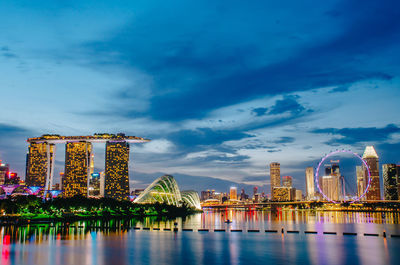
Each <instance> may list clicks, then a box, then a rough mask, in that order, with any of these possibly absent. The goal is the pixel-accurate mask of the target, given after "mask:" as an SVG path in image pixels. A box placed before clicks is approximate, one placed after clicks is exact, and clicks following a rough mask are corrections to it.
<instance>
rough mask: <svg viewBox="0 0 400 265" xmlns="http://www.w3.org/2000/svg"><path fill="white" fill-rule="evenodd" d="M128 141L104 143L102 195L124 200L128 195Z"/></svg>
mask: <svg viewBox="0 0 400 265" xmlns="http://www.w3.org/2000/svg"><path fill="white" fill-rule="evenodd" d="M128 164H129V143H127V142H125V141H108V142H107V143H106V166H105V187H104V197H107V198H114V199H117V200H125V199H127V198H128V196H129V168H128Z"/></svg>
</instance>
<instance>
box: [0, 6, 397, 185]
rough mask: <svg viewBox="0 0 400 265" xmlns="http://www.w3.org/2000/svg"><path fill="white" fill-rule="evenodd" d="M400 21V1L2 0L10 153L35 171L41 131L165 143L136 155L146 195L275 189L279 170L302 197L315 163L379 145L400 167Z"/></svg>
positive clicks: (0, 39) (0, 52)
mask: <svg viewBox="0 0 400 265" xmlns="http://www.w3.org/2000/svg"><path fill="white" fill-rule="evenodd" d="M399 17H400V6H399V4H398V3H397V2H396V1H330V0H327V1H320V2H316V1H279V2H272V1H251V2H250V3H244V2H243V1H197V2H196V3H194V2H193V1H173V2H170V1H107V2H105V1H40V2H37V1H34V2H32V1H1V3H0V22H1V23H0V32H1V34H0V80H1V82H0V91H1V102H2V108H1V115H0V159H2V160H4V161H7V162H8V163H10V164H11V166H12V168H14V169H15V170H17V171H18V172H19V173H20V175H24V165H25V153H26V150H27V144H26V142H25V140H26V138H27V137H32V136H37V135H41V134H43V133H57V134H65V135H85V134H93V133H95V132H111V133H116V132H125V133H127V134H132V135H137V136H143V137H148V138H151V139H153V141H152V142H151V143H148V144H144V145H137V146H132V150H133V151H132V153H131V155H132V162H131V165H130V166H131V169H132V171H133V172H137V173H132V177H131V178H132V183H134V184H135V185H136V184H137V186H140V185H144V183H143V182H140V181H137V182H135V178H134V175H135V174H139V173H138V172H141V173H145V174H152V173H154V174H155V173H157V174H158V172H163V173H170V174H173V173H179V174H185V175H192V176H207V177H214V178H219V179H223V180H229V181H234V182H240V183H246V184H249V185H268V183H269V172H268V171H267V167H266V166H267V165H268V164H269V163H270V162H273V161H278V162H280V163H281V167H282V170H281V171H282V175H292V176H293V177H294V179H295V181H294V184H295V186H298V187H300V188H303V187H304V169H305V167H306V166H315V164H316V162H317V161H318V160H319V159H320V158H321V156H323V155H324V154H325V153H328V152H329V151H331V150H334V149H337V148H350V149H352V150H354V151H356V152H359V153H361V152H362V150H363V149H364V147H365V145H367V144H368V145H369V144H373V145H375V147H376V149H377V152H378V154H379V155H380V158H381V162H382V163H388V162H393V163H396V162H398V161H399V160H400V155H399V152H398V150H399V147H400V123H399V119H398V113H400V104H399V98H400V91H399V83H400V78H399V75H400V71H399V70H400V66H399V63H398V62H400V45H399V43H400V19H399ZM58 148H59V150H58V154H57V155H58V158H59V159H58V169H59V170H62V156H63V147H58ZM96 150H97V153H96V157H97V160H96V167H98V168H99V169H101V167H103V161H102V157H103V156H104V150H103V147H102V146H96ZM188 179H189V177H188ZM151 181H152V180H149V183H150V182H151ZM188 181H189V180H188ZM210 185H212V183H210ZM227 188H228V187H227Z"/></svg>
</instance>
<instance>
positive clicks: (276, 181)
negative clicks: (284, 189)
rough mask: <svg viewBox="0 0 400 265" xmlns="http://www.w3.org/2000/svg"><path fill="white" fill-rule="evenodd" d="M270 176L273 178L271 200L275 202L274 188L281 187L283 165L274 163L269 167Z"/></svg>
mask: <svg viewBox="0 0 400 265" xmlns="http://www.w3.org/2000/svg"><path fill="white" fill-rule="evenodd" d="M269 175H270V178H271V198H272V200H274V195H273V194H274V193H273V191H274V188H275V187H280V186H281V165H280V164H279V163H277V162H273V163H271V164H270V165H269Z"/></svg>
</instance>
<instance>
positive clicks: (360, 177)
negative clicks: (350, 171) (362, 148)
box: [356, 166, 368, 200]
mask: <svg viewBox="0 0 400 265" xmlns="http://www.w3.org/2000/svg"><path fill="white" fill-rule="evenodd" d="M356 175H357V196H358V197H360V196H362V195H363V193H364V191H365V189H366V188H367V184H368V183H367V182H368V179H367V178H366V176H365V169H364V167H363V166H356ZM361 200H365V197H364V198H361Z"/></svg>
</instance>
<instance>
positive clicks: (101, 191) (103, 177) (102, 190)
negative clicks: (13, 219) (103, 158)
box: [99, 171, 105, 197]
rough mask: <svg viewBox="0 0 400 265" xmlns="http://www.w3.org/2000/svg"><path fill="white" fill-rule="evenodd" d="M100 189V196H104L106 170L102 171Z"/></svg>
mask: <svg viewBox="0 0 400 265" xmlns="http://www.w3.org/2000/svg"><path fill="white" fill-rule="evenodd" d="M99 182H100V187H99V189H100V191H99V195H100V197H104V187H105V174H104V171H101V172H100V181H99Z"/></svg>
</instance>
